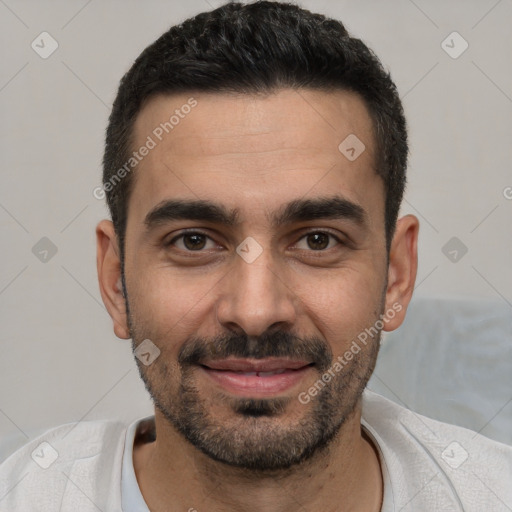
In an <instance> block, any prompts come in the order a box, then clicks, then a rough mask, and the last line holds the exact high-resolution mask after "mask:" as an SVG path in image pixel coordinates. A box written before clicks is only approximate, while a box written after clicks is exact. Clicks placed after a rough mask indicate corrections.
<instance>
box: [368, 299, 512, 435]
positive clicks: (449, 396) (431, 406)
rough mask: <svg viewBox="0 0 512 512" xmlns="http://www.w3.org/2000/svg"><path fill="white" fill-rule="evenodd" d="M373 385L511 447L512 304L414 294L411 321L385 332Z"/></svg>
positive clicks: (421, 410)
mask: <svg viewBox="0 0 512 512" xmlns="http://www.w3.org/2000/svg"><path fill="white" fill-rule="evenodd" d="M368 388H369V389H371V390H372V391H375V392H376V393H379V394H381V395H384V396H386V397H387V398H389V399H390V400H393V401H395V402H397V403H399V404H401V405H403V406H406V407H408V408H409V409H411V410H413V411H415V412H418V413H420V414H423V415H424V416H429V417H431V418H434V419H437V420H440V421H444V422H447V423H453V424H455V425H460V426H462V427H466V428H469V429H471V430H474V431H476V432H480V433H481V434H483V435H484V436H486V437H489V438H491V439H495V440H497V441H501V442H502V443H507V444H510V445H512V305H510V304H508V303H507V302H505V300H502V299H499V300H490V299H474V298H471V299H461V298H434V297H417V298H416V297H415V298H413V300H412V301H411V304H410V306H409V309H408V311H407V315H406V319H405V321H404V323H403V324H402V325H401V326H400V327H399V328H398V329H397V330H396V331H393V332H390V333H383V337H382V345H381V350H380V354H379V359H378V362H377V366H376V368H375V372H374V374H373V376H372V378H371V380H370V383H369V385H368Z"/></svg>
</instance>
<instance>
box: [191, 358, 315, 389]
mask: <svg viewBox="0 0 512 512" xmlns="http://www.w3.org/2000/svg"><path fill="white" fill-rule="evenodd" d="M313 366H314V363H311V362H309V361H301V360H294V359H284V358H271V359H222V360H212V361H206V362H203V363H202V364H200V366H199V367H200V368H201V370H202V371H203V372H204V373H205V374H206V375H207V376H208V378H209V379H210V380H211V381H213V382H214V383H215V384H216V385H218V386H220V387H221V388H222V389H223V390H224V391H228V392H229V393H232V394H235V395H238V396H244V397H252V398H262V397H271V396H275V395H277V394H279V393H284V392H285V391H288V390H290V389H291V388H293V387H294V386H297V385H298V384H299V383H300V382H301V381H302V380H303V379H304V378H305V377H306V375H307V374H308V373H309V372H310V371H311V369H312V367H313Z"/></svg>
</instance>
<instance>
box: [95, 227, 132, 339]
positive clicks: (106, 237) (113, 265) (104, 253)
mask: <svg viewBox="0 0 512 512" xmlns="http://www.w3.org/2000/svg"><path fill="white" fill-rule="evenodd" d="M96 265H97V270H98V282H99V287H100V293H101V297H102V299H103V303H104V304H105V307H106V308H107V311H108V312H109V314H110V316H111V317H112V321H113V322H114V333H115V334H116V336H117V337H118V338H121V339H129V338H130V332H129V329H128V321H127V320H128V319H127V315H126V302H125V297H124V294H123V287H122V281H121V260H120V253H119V246H118V241H117V236H116V233H115V230H114V225H113V224H112V222H111V221H109V220H102V221H101V222H100V223H99V224H98V225H97V226H96Z"/></svg>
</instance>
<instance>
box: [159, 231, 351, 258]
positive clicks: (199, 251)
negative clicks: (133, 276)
mask: <svg viewBox="0 0 512 512" xmlns="http://www.w3.org/2000/svg"><path fill="white" fill-rule="evenodd" d="M316 234H323V235H328V236H329V237H331V238H333V239H334V240H335V241H336V242H337V243H338V244H340V245H344V242H343V241H342V240H340V238H339V237H338V236H336V235H335V234H334V233H332V232H331V231H329V230H312V231H308V232H307V233H304V234H303V235H302V236H301V237H300V238H299V240H298V241H300V240H302V239H304V238H306V237H307V236H309V235H316ZM187 235H201V236H204V237H206V238H208V239H209V240H212V241H214V240H213V239H212V238H211V237H210V236H209V235H208V234H206V233H204V232H203V231H200V230H197V229H194V230H190V231H182V232H181V233H180V234H179V235H177V236H175V237H174V238H172V240H170V241H169V242H166V243H165V244H164V245H165V247H171V246H172V245H173V244H174V243H175V242H176V241H177V240H180V239H183V237H185V236H187ZM330 249H332V247H331V248H330ZM180 250H181V251H184V252H187V253H190V254H193V253H199V254H201V253H203V252H206V251H204V250H202V249H200V250H197V251H191V250H189V249H180ZM328 250H329V249H318V250H316V251H315V250H314V249H309V250H308V251H309V252H315V253H321V252H326V251H328Z"/></svg>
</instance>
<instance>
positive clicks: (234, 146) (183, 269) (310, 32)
mask: <svg viewBox="0 0 512 512" xmlns="http://www.w3.org/2000/svg"><path fill="white" fill-rule="evenodd" d="M406 161H407V135H406V128H405V120H404V117H403V112H402V107H401V103H400V100H399V98H398V95H397V92H396V88H395V86H394V84H393V82H392V81H391V79H390V77H389V75H388V74H387V73H386V72H385V71H384V70H383V69H382V67H381V65H380V63H379V61H378V60H377V58H376V57H375V56H374V55H373V53H372V52H371V51H370V50H369V49H368V48H367V47H366V46H365V45H364V44H363V43H362V42H361V41H359V40H358V39H355V38H352V37H350V36H349V35H348V34H347V32H346V30H345V29H344V27H343V26H342V24H341V23H340V22H337V21H334V20H330V19H327V18H325V17H323V16H321V15H318V14H312V13H310V12H308V11H305V10H302V9H300V8H299V7H297V6H294V5H291V4H280V3H274V2H259V3H254V4H249V5H242V4H238V3H232V4H227V5H225V6H223V7H221V8H219V9H216V10H214V11H212V12H209V13H203V14H200V15H198V16H196V17H195V18H192V19H190V20H187V21H186V22H184V23H183V24H181V25H179V26H176V27H172V28H171V29H170V30H169V31H168V32H167V33H165V34H164V35H163V36H162V37H161V38H159V39H158V40H157V41H156V42H155V43H153V44H152V45H151V46H149V47H148V48H146V50H144V52H143V53H142V54H141V55H140V56H139V58H138V59H137V60H136V62H135V63H134V65H133V66H132V68H131V69H130V71H129V72H128V73H127V74H126V75H125V77H124V78H123V80H122V81H121V85H120V88H119V91H118V95H117V98H116V100H115V102H114V105H113V110H112V114H111V117H110V120H109V126H108V129H107V137H106V147H105V158H104V184H103V189H104V191H105V192H106V194H107V201H108V205H109V207H110V211H111V215H112V222H111V221H108V220H105V221H102V222H100V224H99V225H98V226H97V229H96V233H97V241H98V252H97V255H98V257H97V264H98V276H99V284H100V290H101V294H102V297H103V301H104V303H105V305H106V307H107V309H108V311H109V313H110V315H111V317H112V319H113V324H114V331H115V333H116V335H117V336H118V337H120V338H123V339H130V338H131V339H132V340H133V350H134V353H135V355H136V361H137V364H138V367H139V371H140V374H141V377H142V379H143V380H144V383H145V385H146V388H147V390H148V391H149V393H150V395H151V397H152V399H153V401H154V404H155V415H154V417H150V418H145V419H143V420H140V421H137V422H135V423H133V424H132V425H129V426H128V427H127V426H125V425H122V424H120V423H117V422H82V423H78V424H72V425H64V426H61V427H58V428H56V429H53V430H51V431H50V432H48V433H46V434H45V435H44V436H42V437H41V438H39V439H37V440H34V441H32V442H31V443H29V444H28V445H27V446H26V447H24V448H23V449H21V450H19V451H18V452H17V453H15V454H14V455H13V456H11V457H10V458H9V459H8V460H7V461H6V462H5V463H4V465H3V467H2V468H1V469H0V476H1V477H2V484H1V485H2V487H1V489H0V497H1V496H4V498H3V499H2V501H0V509H1V510H2V511H4V510H5V511H7V510H9V511H12V510H20V511H24V512H25V511H31V510H38V511H58V510H61V511H67V510H73V511H75V510H76V511H89V510H91V511H92V510H102V511H120V510H123V511H124V512H135V511H148V510H150V511H181V510H183V511H186V510H188V511H189V512H191V511H199V512H201V511H208V512H216V511H223V512H224V511H241V510H243V511H250V512H260V511H266V512H288V511H296V510H307V511H326V512H333V511H365V512H373V511H386V512H388V511H395V510H396V511H399V510H400V511H404V512H405V511H413V510H414V511H442V510H450V511H454V510H464V511H481V510H492V511H501V510H512V486H511V485H510V484H511V478H512V448H510V447H507V446H505V445H502V444H499V443H497V442H494V441H491V440H488V439H485V438H483V437H481V436H477V435H476V434H475V433H473V432H471V431H468V430H466V429H462V428H459V427H455V426H451V425H446V424H443V423H440V422H437V421H434V420H431V419H428V418H425V417H423V416H420V415H417V414H414V413H412V412H411V411H408V410H406V409H403V408H401V407H399V406H398V405H395V404H393V403H391V402H389V401H388V400H386V399H384V398H382V397H379V396H378V395H375V394H373V393H370V392H368V391H365V386H366V384H367V382H368V379H369V378H370V376H371V374H372V371H373V369H374V366H375V362H376V358H377V354H378V349H379V338H380V333H381V331H382V330H387V331H391V330H394V329H396V328H397V327H398V326H399V325H400V324H401V323H402V321H403V319H404V316H405V313H406V309H407V305H408V303H409V301H410V299H411V295H412V291H413V287H414V281H415V277H416V267H417V237H418V220H417V219H416V218H415V217H414V216H411V215H407V216H404V217H402V218H400V219H398V212H399V207H400V202H401V199H402V195H403V190H404V186H405V169H406ZM362 332H367V333H371V335H370V336H368V337H367V338H364V337H361V336H359V335H360V334H361V333H362ZM362 339H364V340H365V341H364V342H363V341H361V340H362ZM49 454H50V455H51V456H49ZM38 457H40V458H41V459H44V460H45V461H46V463H45V464H43V466H46V467H41V464H39V465H38V464H36V462H35V461H36V459H37V458H38Z"/></svg>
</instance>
